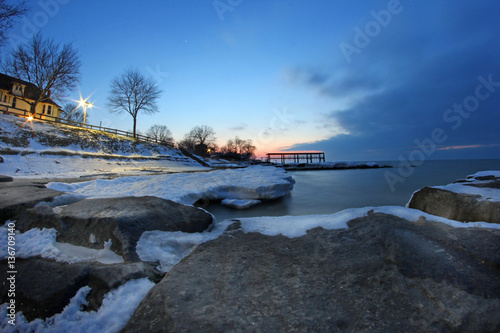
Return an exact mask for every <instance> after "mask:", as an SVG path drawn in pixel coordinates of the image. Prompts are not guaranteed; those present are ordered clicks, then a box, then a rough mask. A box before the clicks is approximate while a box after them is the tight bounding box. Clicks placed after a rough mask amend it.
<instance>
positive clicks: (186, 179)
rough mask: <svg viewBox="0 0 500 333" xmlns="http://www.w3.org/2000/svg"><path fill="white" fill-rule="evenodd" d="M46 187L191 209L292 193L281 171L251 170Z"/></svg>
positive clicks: (291, 184) (56, 184)
mask: <svg viewBox="0 0 500 333" xmlns="http://www.w3.org/2000/svg"><path fill="white" fill-rule="evenodd" d="M47 187H48V188H50V189H54V190H58V191H63V192H71V193H72V194H76V195H83V196H85V197H87V198H103V197H124V196H136V197H141V196H147V195H151V196H156V197H159V198H163V199H169V200H172V201H176V202H179V203H182V204H187V205H192V204H194V203H195V202H197V201H198V200H200V199H205V200H222V199H226V198H228V199H276V198H279V197H282V196H285V195H287V194H288V193H289V192H290V191H291V190H292V188H293V179H292V177H291V176H290V175H289V174H287V173H286V172H285V171H284V170H283V169H281V168H275V167H264V166H250V167H247V168H244V169H231V170H216V171H211V172H201V173H182V174H167V175H157V176H154V177H149V176H141V177H120V178H116V179H111V180H103V179H97V180H93V181H89V182H82V183H73V184H67V183H49V184H47Z"/></svg>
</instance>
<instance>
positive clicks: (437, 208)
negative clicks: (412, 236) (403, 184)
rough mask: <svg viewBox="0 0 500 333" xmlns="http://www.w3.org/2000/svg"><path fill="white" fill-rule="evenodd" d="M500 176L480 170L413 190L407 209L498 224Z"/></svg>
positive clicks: (499, 220) (464, 220)
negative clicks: (433, 185) (476, 173)
mask: <svg viewBox="0 0 500 333" xmlns="http://www.w3.org/2000/svg"><path fill="white" fill-rule="evenodd" d="M498 197H500V178H499V177H495V176H494V175H485V174H483V173H480V174H478V175H477V176H476V175H472V176H469V177H468V178H467V179H466V180H461V181H458V182H456V183H454V184H450V185H447V186H439V187H424V188H423V189H421V190H419V191H417V192H415V193H414V194H413V196H412V198H411V200H410V202H409V204H408V207H409V208H415V209H419V210H422V211H424V212H426V213H429V214H432V215H437V216H442V217H445V218H448V219H452V220H457V221H462V222H472V221H484V222H490V223H500V201H498V200H497V198H498Z"/></svg>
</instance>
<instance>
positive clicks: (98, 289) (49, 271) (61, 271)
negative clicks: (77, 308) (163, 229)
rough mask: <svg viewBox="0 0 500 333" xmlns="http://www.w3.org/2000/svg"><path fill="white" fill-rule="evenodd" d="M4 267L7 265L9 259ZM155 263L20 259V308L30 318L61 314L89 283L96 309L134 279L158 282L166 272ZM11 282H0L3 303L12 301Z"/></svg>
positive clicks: (4, 278)
mask: <svg viewBox="0 0 500 333" xmlns="http://www.w3.org/2000/svg"><path fill="white" fill-rule="evenodd" d="M1 263H2V264H1V267H7V263H6V261H5V260H4V261H2V262H1ZM155 266H156V265H155V264H152V263H144V262H137V263H123V264H113V265H104V264H99V263H76V264H67V263H61V262H56V261H52V260H45V259H41V258H30V259H18V260H17V261H16V269H17V274H16V276H15V278H16V279H15V285H16V297H15V300H16V309H17V311H22V312H23V314H24V316H25V317H26V319H28V320H29V321H31V320H34V319H35V318H47V317H51V316H53V315H54V314H56V313H60V312H61V311H62V310H63V309H64V307H65V306H66V305H68V304H69V302H70V299H71V298H72V297H73V296H75V294H76V292H77V291H78V290H79V289H80V288H82V287H85V286H90V287H91V288H92V291H91V292H90V294H89V295H88V297H87V300H88V302H89V305H88V309H89V310H96V309H97V308H99V307H100V306H101V304H102V300H103V297H104V295H105V294H106V293H107V292H109V291H110V290H112V289H115V288H117V287H119V286H120V285H122V284H124V283H125V282H127V281H129V280H132V279H139V278H144V277H146V278H149V279H150V280H151V281H153V282H158V281H159V280H160V279H161V277H162V276H163V274H160V273H159V272H158V271H157V270H156V269H155ZM8 276H9V275H8V274H7V271H6V270H1V271H0V279H1V280H2V281H7V277H8ZM8 287H9V285H8V284H7V283H2V284H0V295H1V302H2V303H5V302H9V298H8V289H9V288H8Z"/></svg>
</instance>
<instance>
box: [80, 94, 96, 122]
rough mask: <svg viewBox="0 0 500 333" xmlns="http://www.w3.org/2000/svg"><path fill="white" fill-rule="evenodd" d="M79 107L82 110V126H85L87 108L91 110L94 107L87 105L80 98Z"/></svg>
mask: <svg viewBox="0 0 500 333" xmlns="http://www.w3.org/2000/svg"><path fill="white" fill-rule="evenodd" d="M79 103H80V105H79V106H80V107H81V108H82V109H83V124H84V125H85V124H86V120H87V108H92V107H93V106H94V105H93V104H92V103H89V102H87V100H86V99H85V100H83V99H82V98H80V102H79Z"/></svg>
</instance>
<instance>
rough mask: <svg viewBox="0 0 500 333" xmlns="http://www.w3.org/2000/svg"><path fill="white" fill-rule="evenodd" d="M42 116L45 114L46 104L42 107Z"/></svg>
mask: <svg viewBox="0 0 500 333" xmlns="http://www.w3.org/2000/svg"><path fill="white" fill-rule="evenodd" d="M42 114H45V104H44V105H42Z"/></svg>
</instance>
